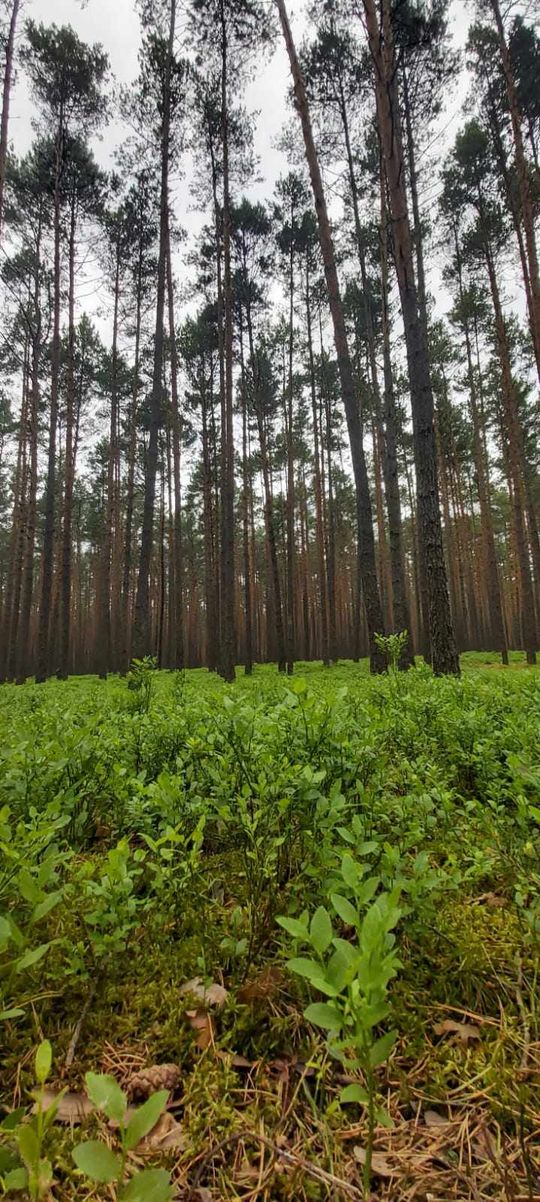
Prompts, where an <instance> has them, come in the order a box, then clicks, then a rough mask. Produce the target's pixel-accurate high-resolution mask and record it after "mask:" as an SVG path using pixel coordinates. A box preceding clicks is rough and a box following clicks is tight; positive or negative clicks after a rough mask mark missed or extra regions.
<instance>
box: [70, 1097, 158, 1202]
mask: <svg viewBox="0 0 540 1202" xmlns="http://www.w3.org/2000/svg"><path fill="white" fill-rule="evenodd" d="M85 1081H86V1090H87V1093H88V1097H89V1098H90V1101H91V1102H93V1104H94V1106H95V1107H96V1109H97V1110H99V1111H101V1112H102V1113H103V1114H104V1115H105V1116H106V1117H107V1118H108V1119H109V1120H111V1121H112V1122H114V1123H115V1125H116V1126H117V1131H118V1142H119V1145H120V1147H119V1150H118V1151H117V1152H115V1151H113V1150H112V1149H111V1148H110V1147H109V1145H108V1143H106V1142H105V1140H104V1139H90V1140H85V1141H84V1143H81V1144H77V1146H76V1147H75V1148H74V1151H73V1159H74V1161H75V1164H76V1166H77V1168H78V1169H80V1171H81V1173H84V1175H85V1176H86V1177H89V1178H90V1180H91V1181H95V1182H97V1183H103V1184H107V1185H114V1186H115V1187H116V1197H117V1199H118V1202H168V1199H169V1198H171V1197H172V1190H171V1185H170V1177H169V1174H168V1173H167V1172H166V1171H165V1170H164V1169H143V1170H142V1171H138V1172H136V1173H135V1174H134V1175H133V1176H131V1177H129V1179H128V1174H127V1162H128V1156H129V1153H130V1152H131V1151H133V1149H134V1148H136V1147H137V1144H139V1143H140V1141H141V1140H142V1139H144V1137H145V1136H146V1135H148V1133H149V1132H150V1131H151V1130H152V1129H153V1127H155V1125H156V1123H157V1121H158V1119H159V1118H160V1115H162V1114H163V1111H164V1110H165V1107H166V1105H167V1099H168V1097H169V1095H168V1092H167V1090H166V1089H161V1090H159V1091H158V1092H157V1093H154V1094H152V1095H151V1097H149V1098H148V1099H147V1101H146V1102H143V1104H142V1106H138V1107H137V1109H136V1110H135V1112H134V1114H132V1116H131V1117H130V1118H129V1119H128V1120H127V1121H126V1111H127V1108H128V1101H127V1097H126V1095H125V1093H124V1092H123V1090H122V1089H120V1086H119V1085H118V1082H117V1081H115V1079H114V1077H110V1076H108V1075H107V1074H105V1073H86V1076H85Z"/></svg>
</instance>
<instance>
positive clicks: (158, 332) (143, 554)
mask: <svg viewBox="0 0 540 1202" xmlns="http://www.w3.org/2000/svg"><path fill="white" fill-rule="evenodd" d="M175 24H176V0H171V11H170V21H169V40H168V51H167V64H166V69H165V77H164V82H163V100H162V117H161V180H160V213H159V252H158V265H157V296H156V324H155V332H154V361H153V371H152V391H151V395H150V430H149V438H148V448H147V454H146V471H145V485H144V506H143V518H142V530H141V549H140V555H139V573H138V578H137V594H136V597H135V615H134V622H133V652H134V654H135V655H136V656H137V657H141V656H144V655H148V654H149V652H150V650H151V623H150V567H151V562H152V548H153V543H154V508H155V496H156V475H157V466H158V453H159V432H160V430H161V427H162V425H163V348H164V309H165V276H166V259H167V232H168V228H169V158H170V123H171V73H172V60H173V53H174V33H175Z"/></svg>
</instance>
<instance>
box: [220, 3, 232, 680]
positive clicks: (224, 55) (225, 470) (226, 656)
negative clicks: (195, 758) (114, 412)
mask: <svg viewBox="0 0 540 1202" xmlns="http://www.w3.org/2000/svg"><path fill="white" fill-rule="evenodd" d="M220 21H221V140H222V154H223V212H222V234H223V319H224V320H223V344H224V345H223V350H224V388H223V393H222V410H221V509H220V518H221V528H220V533H221V540H220V580H221V604H220V663H219V671H220V675H221V676H222V677H223V679H224V680H227V681H232V680H234V665H235V659H236V655H235V650H236V640H235V621H234V601H235V596H234V593H235V589H234V577H235V572H234V434H233V299H232V280H231V205H230V195H229V187H230V183H229V112H228V105H229V98H228V88H229V81H228V69H229V63H228V38H227V21H226V15H225V6H224V0H221V3H220Z"/></svg>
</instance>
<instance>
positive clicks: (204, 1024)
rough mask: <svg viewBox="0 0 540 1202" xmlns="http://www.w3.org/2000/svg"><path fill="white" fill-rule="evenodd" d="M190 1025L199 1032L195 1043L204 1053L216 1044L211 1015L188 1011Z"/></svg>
mask: <svg viewBox="0 0 540 1202" xmlns="http://www.w3.org/2000/svg"><path fill="white" fill-rule="evenodd" d="M186 1018H188V1019H189V1025H190V1027H192V1028H193V1030H194V1031H196V1032H197V1036H196V1039H195V1043H196V1044H197V1047H198V1048H200V1049H201V1051H202V1052H204V1050H205V1049H206V1048H209V1047H210V1045H211V1044H213V1042H214V1027H213V1023H212V1019H211V1018H210V1015H209V1014H207V1013H206V1011H205V1010H186Z"/></svg>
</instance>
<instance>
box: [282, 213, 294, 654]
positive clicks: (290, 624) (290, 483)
mask: <svg viewBox="0 0 540 1202" xmlns="http://www.w3.org/2000/svg"><path fill="white" fill-rule="evenodd" d="M293 210H294V201H293V202H291V240H290V249H289V339H288V343H289V347H288V350H289V354H288V379H287V390H286V404H285V438H286V446H287V560H286V563H287V673H288V675H289V676H291V675H292V673H293V671H294V660H295V656H296V646H295V643H296V630H295V627H296V623H295V528H294V510H295V495H294V493H295V489H294V434H293V388H294V381H293V356H294V245H293V237H292V230H293V228H294V211H293Z"/></svg>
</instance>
